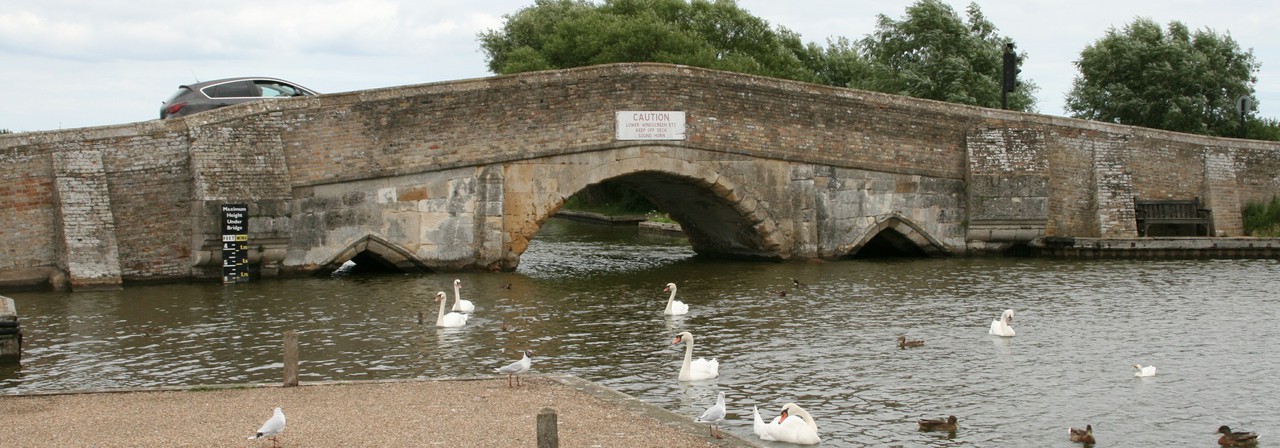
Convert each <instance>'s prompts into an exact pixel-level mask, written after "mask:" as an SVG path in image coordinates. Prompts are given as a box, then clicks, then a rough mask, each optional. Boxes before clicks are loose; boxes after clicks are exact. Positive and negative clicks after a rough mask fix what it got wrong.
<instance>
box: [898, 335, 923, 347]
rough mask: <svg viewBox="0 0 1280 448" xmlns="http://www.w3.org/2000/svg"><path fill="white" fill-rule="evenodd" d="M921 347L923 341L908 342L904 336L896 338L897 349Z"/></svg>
mask: <svg viewBox="0 0 1280 448" xmlns="http://www.w3.org/2000/svg"><path fill="white" fill-rule="evenodd" d="M923 346H924V340H923V339H918V340H914V341H908V340H907V337H906V336H898V348H907V347H923Z"/></svg>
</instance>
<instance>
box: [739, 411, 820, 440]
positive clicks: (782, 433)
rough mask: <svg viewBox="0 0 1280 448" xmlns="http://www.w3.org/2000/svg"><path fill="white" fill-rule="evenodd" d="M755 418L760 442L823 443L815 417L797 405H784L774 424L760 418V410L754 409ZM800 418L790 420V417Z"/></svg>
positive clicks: (756, 431) (755, 428)
mask: <svg viewBox="0 0 1280 448" xmlns="http://www.w3.org/2000/svg"><path fill="white" fill-rule="evenodd" d="M752 414H754V417H755V426H754V428H753V429H754V430H755V433H756V436H759V437H760V440H769V441H778V442H787V443H795V444H798V445H816V444H819V443H822V438H820V437H818V424H817V423H816V422H814V421H813V416H811V415H809V413H808V412H806V411H805V410H804V409H802V408H800V406H799V405H797V404H795V403H787V404H785V405H782V411H781V412H779V413H778V416H777V417H774V419H773V421H772V422H769V423H765V422H764V420H762V419H761V418H760V408H758V407H754V406H753V407H752ZM793 416H794V417H799V418H789V417H793Z"/></svg>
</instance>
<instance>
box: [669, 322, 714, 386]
mask: <svg viewBox="0 0 1280 448" xmlns="http://www.w3.org/2000/svg"><path fill="white" fill-rule="evenodd" d="M681 342H684V343H685V346H684V363H683V364H681V365H680V377H679V378H680V381H698V380H708V379H711V378H715V377H717V376H720V362H719V361H716V360H715V359H712V360H710V361H707V360H706V358H698V359H697V360H694V359H693V334H692V333H689V332H687V331H683V332H680V334H678V335H676V339H675V340H674V341H671V345H675V344H679V343H681Z"/></svg>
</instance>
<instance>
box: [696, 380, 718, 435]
mask: <svg viewBox="0 0 1280 448" xmlns="http://www.w3.org/2000/svg"><path fill="white" fill-rule="evenodd" d="M723 420H724V391H720V395H719V396H718V397H716V405H715V406H712V407H709V408H707V410H706V411H704V412H703V413H702V415H699V416H698V418H695V419H693V421H695V422H698V423H708V424H710V425H711V436H712V437H715V438H717V439H723V438H724V437H721V436H720V422H721V421H723Z"/></svg>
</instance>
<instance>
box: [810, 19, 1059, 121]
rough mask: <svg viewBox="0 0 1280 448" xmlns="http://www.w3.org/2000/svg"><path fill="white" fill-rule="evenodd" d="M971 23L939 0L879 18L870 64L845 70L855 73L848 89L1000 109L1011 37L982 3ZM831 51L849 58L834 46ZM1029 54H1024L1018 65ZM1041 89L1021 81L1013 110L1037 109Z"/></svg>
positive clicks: (867, 48) (868, 43) (870, 41)
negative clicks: (896, 17) (895, 16)
mask: <svg viewBox="0 0 1280 448" xmlns="http://www.w3.org/2000/svg"><path fill="white" fill-rule="evenodd" d="M966 13H967V15H968V18H967V20H965V19H961V18H960V16H959V15H958V14H956V11H955V10H954V9H952V8H951V6H948V5H947V4H945V3H942V2H941V1H939V0H920V1H919V2H916V3H915V4H913V5H911V6H909V7H907V9H906V15H905V16H904V17H903V18H902V20H893V19H891V18H889V17H888V16H885V15H884V14H881V15H879V16H878V19H877V24H876V30H875V31H874V32H872V33H871V34H869V35H868V36H866V37H865V38H863V39H862V41H861V42H860V48H859V49H860V52H861V55H862V56H863V58H864V59H865V65H862V66H858V65H854V64H849V65H847V66H845V67H846V68H847V69H849V70H852V71H853V72H854V74H853V76H850V77H849V82H848V84H847V85H848V86H849V87H853V88H858V89H864V90H874V91H877V92H885V93H892V94H898V95H907V96H912V97H916V98H927V99H932V100H939V101H946V102H951V103H960V104H971V105H975V106H983V107H1000V96H1001V91H1000V90H1001V80H1002V79H1003V78H1002V73H1003V72H1002V67H1003V55H1004V50H1005V44H1007V43H1012V42H1013V40H1012V39H1010V38H1008V37H1002V36H999V35H997V34H996V27H995V25H993V24H992V23H991V22H990V21H988V20H987V18H986V16H984V15H983V14H982V10H981V9H980V8H979V7H978V5H977V4H976V3H970V4H969V7H968V8H967V9H966ZM830 53H834V54H839V55H844V54H845V50H844V49H842V48H834V49H833V50H832V51H831V52H830ZM1024 60H1026V53H1025V52H1023V53H1020V54H1018V66H1019V67H1020V66H1021V65H1022V62H1023V61H1024ZM1035 91H1036V86H1035V84H1034V83H1031V82H1029V81H1026V80H1020V81H1019V83H1018V85H1017V86H1016V89H1015V90H1014V91H1013V92H1010V93H1009V95H1008V106H1009V108H1010V109H1014V110H1023V111H1032V110H1034V108H1035V98H1034V93H1035Z"/></svg>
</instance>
